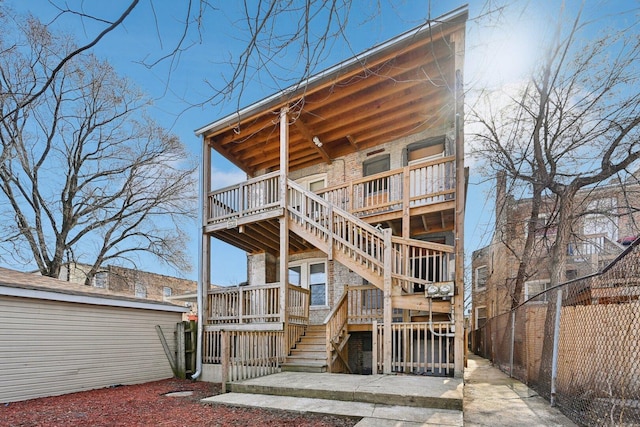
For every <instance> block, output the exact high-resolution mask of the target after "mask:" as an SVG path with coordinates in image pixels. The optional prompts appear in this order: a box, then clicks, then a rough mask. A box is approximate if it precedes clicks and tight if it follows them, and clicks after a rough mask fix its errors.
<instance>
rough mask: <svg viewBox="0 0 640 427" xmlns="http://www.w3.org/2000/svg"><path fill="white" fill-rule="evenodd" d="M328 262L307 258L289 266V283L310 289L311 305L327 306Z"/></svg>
mask: <svg viewBox="0 0 640 427" xmlns="http://www.w3.org/2000/svg"><path fill="white" fill-rule="evenodd" d="M326 271H327V263H326V262H325V261H320V262H318V260H305V261H299V262H295V263H292V264H291V265H290V266H289V283H291V284H292V285H296V286H301V287H303V288H305V289H309V293H310V297H311V303H310V305H311V306H312V307H313V306H316V307H319V306H327V305H328V303H327V274H326Z"/></svg>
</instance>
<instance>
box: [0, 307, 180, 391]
mask: <svg viewBox="0 0 640 427" xmlns="http://www.w3.org/2000/svg"><path fill="white" fill-rule="evenodd" d="M110 303H111V304H112V305H101V303H100V302H99V303H98V305H96V304H86V303H78V302H67V301H56V300H47V299H39V298H25V297H16V296H11V295H0V378H1V380H0V402H1V403H6V402H14V401H19V400H26V399H32V398H37V397H43V396H53V395H60V394H65V393H72V392H77V391H83V390H90V389H95V388H102V387H107V386H111V385H116V384H136V383H143V382H148V381H154V380H160V379H164V378H170V377H172V376H173V373H172V371H171V368H170V365H169V362H168V361H167V358H166V356H165V354H164V351H163V348H162V345H161V343H160V340H159V338H158V336H157V333H156V330H155V325H160V326H161V327H162V330H163V331H164V333H165V336H166V338H167V341H168V342H169V345H170V347H171V350H172V351H173V349H174V348H175V346H174V334H173V331H174V328H175V324H176V323H177V322H179V321H180V320H181V316H182V313H181V312H177V311H175V310H166V309H162V308H160V309H142V308H132V307H122V306H117V301H116V302H115V303H114V302H113V301H111V302H110ZM125 305H126V304H125Z"/></svg>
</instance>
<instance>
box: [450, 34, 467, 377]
mask: <svg viewBox="0 0 640 427" xmlns="http://www.w3.org/2000/svg"><path fill="white" fill-rule="evenodd" d="M451 42H452V43H453V47H454V52H455V56H454V71H455V73H456V75H455V78H456V79H455V86H454V95H455V116H454V117H455V119H454V120H455V122H454V125H455V132H456V134H455V150H456V152H455V156H456V210H455V212H456V214H455V232H454V237H455V248H456V258H455V269H456V271H455V286H456V290H455V295H454V296H453V302H454V316H453V319H454V325H455V327H456V330H455V337H454V340H453V343H454V350H453V357H454V368H453V371H454V376H455V377H457V378H462V377H463V376H464V360H465V352H466V349H465V348H464V335H465V333H466V331H465V330H464V288H465V286H464V210H465V206H464V201H465V200H466V195H465V179H464V176H465V168H464V88H463V82H464V79H463V66H464V44H465V34H464V31H457V32H456V33H454V34H453V35H452V36H451Z"/></svg>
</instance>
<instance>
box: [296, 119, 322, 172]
mask: <svg viewBox="0 0 640 427" xmlns="http://www.w3.org/2000/svg"><path fill="white" fill-rule="evenodd" d="M293 124H294V125H295V127H296V128H297V129H298V131H299V132H300V133H301V134H302V137H303V140H304V141H305V142H307V143H308V144H309V145H310V146H311V147H312V148H314V149H315V150H316V151H317V152H318V154H320V156H322V158H323V159H324V161H325V162H327V164H331V157H329V155H328V154H327V152H326V151H324V148H322V147H321V146H319V145H316V143H315V142H314V141H313V135H312V134H311V131H310V130H309V128H308V127H307V126H306V125H305V124H304V122H303V121H302V117H298V118H297V119H296V120H294V122H293ZM316 138H317V136H316Z"/></svg>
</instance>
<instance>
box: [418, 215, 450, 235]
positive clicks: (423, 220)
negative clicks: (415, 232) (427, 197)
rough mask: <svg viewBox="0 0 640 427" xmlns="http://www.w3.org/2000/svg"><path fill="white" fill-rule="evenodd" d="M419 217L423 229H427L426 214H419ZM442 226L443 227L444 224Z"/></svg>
mask: <svg viewBox="0 0 640 427" xmlns="http://www.w3.org/2000/svg"><path fill="white" fill-rule="evenodd" d="M420 219H422V227H424V231H425V232H427V231H429V224H427V216H426V215H420ZM442 228H444V226H443V227H442Z"/></svg>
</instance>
